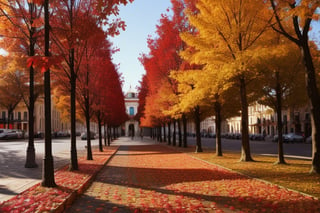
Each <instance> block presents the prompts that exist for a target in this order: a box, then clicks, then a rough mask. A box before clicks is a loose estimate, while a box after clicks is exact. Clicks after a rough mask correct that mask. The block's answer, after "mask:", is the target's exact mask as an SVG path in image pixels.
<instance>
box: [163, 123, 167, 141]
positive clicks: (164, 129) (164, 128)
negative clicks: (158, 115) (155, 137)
mask: <svg viewBox="0 0 320 213" xmlns="http://www.w3.org/2000/svg"><path fill="white" fill-rule="evenodd" d="M163 142H167V133H166V124H165V123H164V124H163Z"/></svg>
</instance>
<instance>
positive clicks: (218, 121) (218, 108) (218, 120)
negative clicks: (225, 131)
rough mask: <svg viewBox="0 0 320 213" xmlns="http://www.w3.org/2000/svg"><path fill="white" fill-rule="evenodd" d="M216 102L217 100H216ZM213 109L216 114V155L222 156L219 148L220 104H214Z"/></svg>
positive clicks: (217, 102) (220, 147)
mask: <svg viewBox="0 0 320 213" xmlns="http://www.w3.org/2000/svg"><path fill="white" fill-rule="evenodd" d="M217 100H218V98H217ZM214 109H215V114H216V155H217V156H222V146H221V104H220V103H219V101H216V102H215V103H214Z"/></svg>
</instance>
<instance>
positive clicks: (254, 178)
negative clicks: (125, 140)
mask: <svg viewBox="0 0 320 213" xmlns="http://www.w3.org/2000/svg"><path fill="white" fill-rule="evenodd" d="M160 145H166V144H160ZM167 147H169V148H170V149H174V150H175V151H178V152H180V153H183V154H185V155H188V156H189V157H191V158H193V159H196V160H199V161H202V162H204V163H206V164H209V165H214V166H217V167H220V168H222V169H225V170H228V171H230V172H234V173H237V174H239V175H242V176H245V177H247V178H250V179H253V180H258V181H261V182H264V183H266V184H269V185H274V186H277V187H279V188H282V189H286V190H288V191H292V192H296V193H299V194H301V195H303V196H306V197H310V198H312V199H314V200H319V201H320V199H319V198H318V197H315V196H312V195H310V194H307V193H304V192H301V191H298V190H295V189H291V188H288V187H284V186H282V185H279V184H276V183H272V182H270V181H267V180H263V179H260V178H256V177H251V176H249V175H247V174H244V173H241V172H239V171H236V170H233V169H230V168H227V167H224V166H222V165H219V164H216V163H212V162H209V161H206V160H203V159H201V158H198V157H196V156H192V155H190V154H188V153H185V152H183V151H181V150H177V149H175V147H172V146H167ZM178 148H180V147H178ZM258 155H262V156H263V154H258ZM264 156H272V155H267V154H266V155H264ZM286 157H287V158H293V159H300V160H309V159H308V158H306V159H305V158H295V156H286Z"/></svg>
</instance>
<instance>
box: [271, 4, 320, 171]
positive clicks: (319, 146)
mask: <svg viewBox="0 0 320 213" xmlns="http://www.w3.org/2000/svg"><path fill="white" fill-rule="evenodd" d="M270 5H271V7H272V10H273V13H274V16H275V22H274V24H273V25H272V28H273V29H274V30H275V31H276V32H278V33H280V34H282V35H283V36H285V37H286V38H287V39H289V40H290V41H291V42H293V43H294V44H296V45H297V46H298V47H299V49H300V51H301V52H302V57H303V62H304V66H305V74H306V75H305V79H306V82H307V86H306V87H307V94H308V97H309V102H310V104H311V118H312V119H311V120H312V122H311V125H312V141H313V144H312V168H311V172H312V173H317V174H319V173H320V96H319V88H318V86H317V77H316V70H315V66H314V60H313V57H312V55H311V52H310V46H309V32H310V30H311V23H312V21H318V20H319V13H318V12H317V11H318V9H319V6H320V2H319V1H315V0H302V1H295V0H291V1H287V0H270Z"/></svg>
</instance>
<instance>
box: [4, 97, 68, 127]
mask: <svg viewBox="0 0 320 213" xmlns="http://www.w3.org/2000/svg"><path fill="white" fill-rule="evenodd" d="M0 111H1V118H0V128H7V129H19V130H22V131H23V132H24V133H28V131H29V123H28V121H29V112H28V109H27V107H26V105H25V103H24V102H23V101H21V102H20V103H19V104H18V105H17V106H16V108H15V109H14V111H13V113H12V117H11V118H10V119H9V115H8V111H7V110H6V109H4V108H0ZM51 128H52V131H69V130H70V124H69V123H68V122H63V121H62V120H61V118H60V112H59V111H58V110H57V109H56V107H55V105H54V103H53V101H51ZM44 131H45V116H44V100H43V98H38V99H37V101H36V102H35V105H34V133H40V132H41V133H44Z"/></svg>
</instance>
